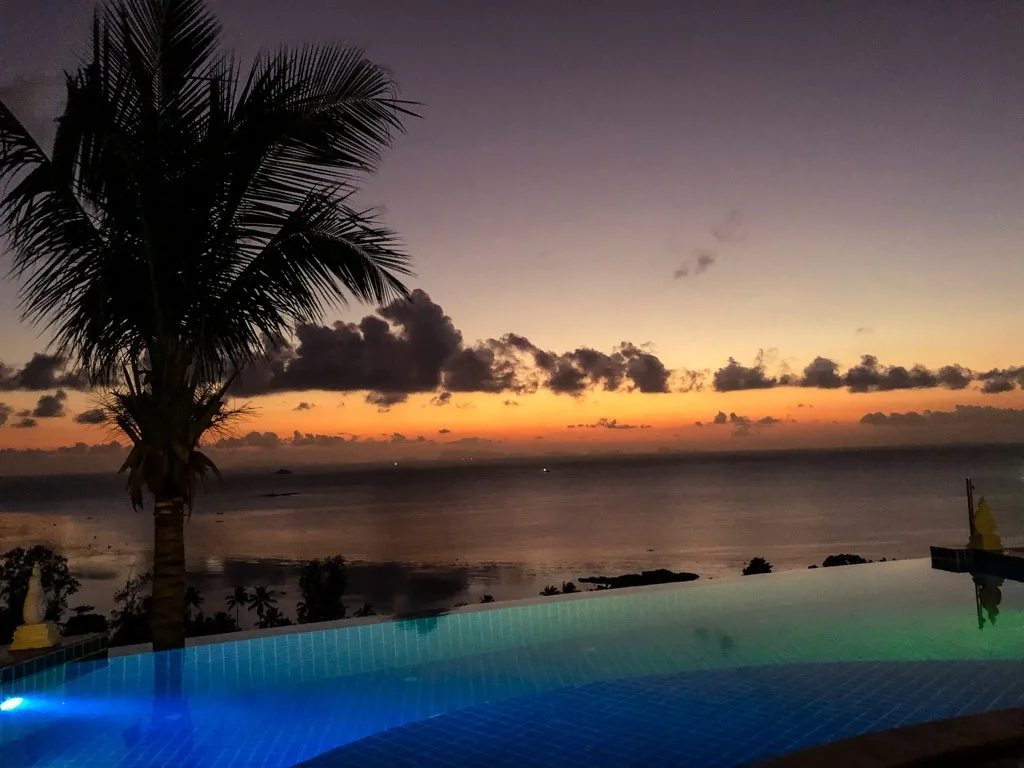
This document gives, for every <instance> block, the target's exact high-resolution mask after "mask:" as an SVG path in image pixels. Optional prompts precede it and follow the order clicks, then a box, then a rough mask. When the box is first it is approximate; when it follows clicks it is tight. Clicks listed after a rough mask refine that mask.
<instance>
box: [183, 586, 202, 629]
mask: <svg viewBox="0 0 1024 768" xmlns="http://www.w3.org/2000/svg"><path fill="white" fill-rule="evenodd" d="M204 602H206V600H205V598H203V595H202V593H201V592H200V591H199V590H198V589H196V588H195V587H188V588H187V589H186V590H185V620H186V621H188V620H189V619H191V618H192V611H193V609H194V610H195V611H196V613H197V614H198V613H200V612H201V609H202V607H203V603H204Z"/></svg>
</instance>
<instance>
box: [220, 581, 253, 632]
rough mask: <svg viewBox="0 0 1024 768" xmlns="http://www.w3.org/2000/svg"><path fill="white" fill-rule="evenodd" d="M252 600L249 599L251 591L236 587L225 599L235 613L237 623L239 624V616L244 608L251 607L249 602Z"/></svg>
mask: <svg viewBox="0 0 1024 768" xmlns="http://www.w3.org/2000/svg"><path fill="white" fill-rule="evenodd" d="M251 599H252V598H250V597H249V590H248V588H246V587H235V588H234V589H233V590H232V592H231V594H230V595H228V596H227V597H226V598H224V601H225V602H226V603H227V604H228V608H229V609H234V611H235V623H236V624H238V623H239V619H238V614H239V611H240V610H241V609H242V608H245V607H247V606H248V605H249V601H250V600H251Z"/></svg>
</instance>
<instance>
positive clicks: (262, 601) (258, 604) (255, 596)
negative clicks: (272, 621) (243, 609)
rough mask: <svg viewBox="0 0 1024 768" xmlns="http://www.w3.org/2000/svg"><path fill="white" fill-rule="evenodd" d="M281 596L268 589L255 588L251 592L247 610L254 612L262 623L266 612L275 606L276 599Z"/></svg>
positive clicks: (279, 593)
mask: <svg viewBox="0 0 1024 768" xmlns="http://www.w3.org/2000/svg"><path fill="white" fill-rule="evenodd" d="M281 594H282V593H281V592H276V591H274V590H273V589H271V588H270V587H256V588H255V589H254V590H253V592H252V597H251V598H249V610H250V611H253V610H254V611H256V615H257V616H258V617H259V620H260V622H261V623H262V622H263V617H264V615H265V614H266V612H267V610H268V609H270V608H273V607H274V606H276V605H277V598H278V597H279V596H280V595H281Z"/></svg>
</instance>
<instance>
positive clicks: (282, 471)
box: [274, 469, 292, 475]
mask: <svg viewBox="0 0 1024 768" xmlns="http://www.w3.org/2000/svg"><path fill="white" fill-rule="evenodd" d="M291 473H292V471H291V470H290V469H279V470H277V472H275V473H274V474H275V475H290V474H291Z"/></svg>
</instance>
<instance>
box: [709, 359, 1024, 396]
mask: <svg viewBox="0 0 1024 768" xmlns="http://www.w3.org/2000/svg"><path fill="white" fill-rule="evenodd" d="M985 377H988V378H989V380H990V381H993V382H998V384H997V385H996V386H998V387H1005V381H1006V380H1010V381H1012V382H1013V383H1014V386H1015V385H1016V383H1018V382H1022V381H1024V369H1009V370H1008V371H992V372H990V373H989V374H981V375H979V376H975V375H974V374H973V373H972V372H971V371H970V370H969V369H967V368H965V367H964V366H962V365H958V364H953V365H946V366H943V367H942V368H939V369H938V371H933V370H931V369H929V368H927V367H925V366H923V365H915V366H913V367H911V368H909V369H908V368H904V367H903V366H901V365H892V366H883V365H881V364H880V363H879V361H878V358H877V357H875V356H874V355H863V356H861V359H860V363H858V364H857V365H855V366H853V367H851V368H849V369H848V370H847V371H846V372H845V373H842V372H840V369H839V364H838V363H837V362H836V361H835V360H832V359H830V358H827V357H820V356H819V357H816V358H814V360H812V361H811V362H810V363H809V364H808V365H807V366H806V367H805V368H804V369H803V372H802V375H800V376H794V375H792V374H787V373H783V374H781V375H779V376H778V377H774V376H769V375H768V374H767V373H766V368H765V362H764V352H763V351H762V352H758V354H757V356H756V358H755V361H754V365H752V366H749V367H748V366H745V365H742V364H740V363H738V362H737V361H736V359H735V358H732V357H730V358H729V361H728V363H727V364H726V365H725V366H724V367H722V368H720V369H718V370H717V371H716V372H715V374H714V377H713V384H714V388H715V390H716V391H718V392H736V391H740V390H750V389H770V388H772V387H789V386H800V387H809V388H814V389H840V388H842V387H846V388H847V389H848V390H849V391H850V392H853V393H865V392H889V391H893V390H900V389H934V388H936V387H942V388H945V389H952V390H958V389H964V388H965V387H967V386H968V385H969V384H970V383H971V382H972V381H974V380H975V379H979V380H980V379H984V378H985ZM1010 388H1011V389H1012V388H1013V387H1012V386H1011V387H1010ZM983 391H985V390H983ZM993 391H994V390H993ZM999 391H1007V390H1006V389H999Z"/></svg>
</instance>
